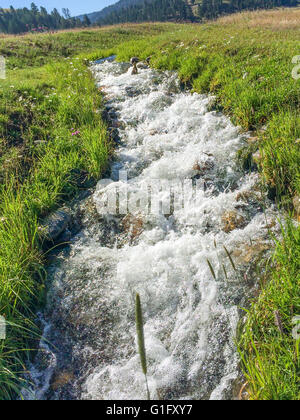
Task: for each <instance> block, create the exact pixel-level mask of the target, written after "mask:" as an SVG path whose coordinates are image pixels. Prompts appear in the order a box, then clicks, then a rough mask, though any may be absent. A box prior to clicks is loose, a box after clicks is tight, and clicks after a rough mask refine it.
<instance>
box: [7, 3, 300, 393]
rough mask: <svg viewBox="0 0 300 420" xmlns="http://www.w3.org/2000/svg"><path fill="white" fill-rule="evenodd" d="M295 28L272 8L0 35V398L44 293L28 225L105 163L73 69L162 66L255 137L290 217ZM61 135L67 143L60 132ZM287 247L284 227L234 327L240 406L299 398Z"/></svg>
mask: <svg viewBox="0 0 300 420" xmlns="http://www.w3.org/2000/svg"><path fill="white" fill-rule="evenodd" d="M299 28H300V13H299V9H293V10H292V9H280V10H277V11H267V12H264V11H262V12H261V11H260V12H253V13H249V12H246V13H243V14H240V15H234V16H228V17H224V18H221V19H219V20H218V21H216V22H213V23H208V24H205V25H192V24H189V25H180V24H147V25H146V24H142V25H122V26H117V27H114V28H103V29H98V30H96V29H95V30H85V31H65V32H61V33H57V34H51V35H45V34H40V35H28V36H22V37H8V36H6V37H2V38H0V54H2V55H5V56H6V57H7V62H8V69H9V70H8V78H7V79H6V80H5V81H0V85H1V92H0V96H1V102H0V104H1V105H0V145H1V150H0V160H1V167H0V196H1V203H0V243H1V247H0V297H1V300H0V302H1V304H0V314H1V315H3V314H4V315H5V316H6V318H7V320H9V321H10V322H12V323H13V324H15V325H18V327H14V328H9V335H8V339H7V340H6V341H5V342H3V343H2V344H1V345H2V347H1V348H0V399H8V398H10V397H11V396H13V395H15V392H16V391H17V390H18V389H19V387H20V385H21V384H22V377H21V375H20V373H21V372H22V371H23V369H24V366H23V364H24V356H25V355H27V354H28V351H27V350H26V349H28V346H30V345H31V340H32V338H33V343H34V335H32V334H34V333H35V332H34V328H33V325H32V320H33V319H34V316H33V313H32V312H33V311H34V308H35V306H36V304H37V303H38V299H39V298H40V296H41V295H42V293H43V287H44V272H43V255H42V253H41V246H40V239H39V230H38V226H39V223H40V220H41V218H42V217H44V216H46V215H47V214H48V213H49V211H51V210H52V209H55V208H56V207H57V206H59V205H60V203H61V202H63V201H64V200H66V199H68V198H69V197H71V196H72V195H74V194H75V193H76V190H77V188H78V187H77V184H78V183H77V182H76V174H77V173H78V171H79V173H83V174H85V176H88V177H93V178H95V179H96V178H99V177H100V176H101V173H102V171H103V170H104V168H105V166H106V164H107V160H108V157H109V152H110V147H109V144H108V142H107V134H106V127H105V124H104V123H103V122H102V121H101V119H100V118H99V114H97V113H96V110H97V108H99V107H101V97H100V96H99V92H97V90H96V88H95V87H94V83H93V81H92V79H91V76H90V74H89V72H88V71H87V68H86V65H85V61H84V59H88V60H91V59H95V58H101V57H105V56H107V55H111V54H117V59H118V60H128V59H129V58H130V57H131V56H133V55H135V56H136V55H137V56H139V57H140V58H146V57H147V56H151V57H152V58H151V65H152V66H154V67H156V68H158V69H162V70H164V69H168V70H176V71H177V72H178V74H179V76H180V78H181V80H182V82H183V84H185V85H186V87H188V88H191V89H192V90H194V91H197V92H205V93H209V94H212V95H214V96H215V97H216V99H217V107H218V108H219V109H220V110H222V111H223V112H225V113H226V114H227V115H229V116H230V117H231V119H232V121H233V122H234V123H235V124H237V125H240V126H241V127H242V128H243V129H244V130H245V131H246V130H251V131H252V132H253V135H254V136H257V137H258V139H259V140H258V142H257V145H254V149H253V146H251V147H252V152H253V151H256V149H259V151H260V156H261V158H260V160H259V170H260V172H261V175H262V180H263V182H264V184H265V186H266V188H268V190H269V192H270V196H272V197H273V198H274V199H276V201H277V203H278V204H279V205H280V206H282V207H283V208H285V209H286V210H287V211H289V212H290V215H291V217H294V216H295V214H294V213H293V206H292V199H293V197H295V196H296V195H299V194H300V165H299V164H300V150H299V147H300V144H299V141H298V139H299V137H300V132H299V127H300V124H299V122H300V121H299V98H300V95H299V94H300V81H296V80H294V79H293V78H292V76H291V72H292V69H293V67H294V64H292V58H293V57H294V56H296V55H299V54H300V51H299V41H300V29H299ZM76 58H77V59H78V60H76ZM71 63H72V64H71ZM11 86H13V87H11ZM71 128H74V129H76V130H80V135H78V136H71ZM250 166H251V165H250ZM74 170H75V171H74ZM74 176H75V178H74ZM299 238H300V232H299V228H298V227H297V226H296V225H295V224H294V223H292V221H289V222H287V223H284V227H283V240H282V241H281V242H278V243H276V250H275V253H274V258H273V261H272V264H270V265H268V266H267V267H265V271H264V275H263V276H262V279H261V280H262V287H261V294H260V297H259V299H256V301H254V302H253V304H252V305H251V307H250V308H249V312H248V318H247V322H246V324H245V325H244V327H243V331H242V334H241V337H240V344H239V350H240V352H241V360H242V366H243V370H244V373H245V376H246V378H247V382H248V387H247V391H248V395H249V398H250V399H266V400H276V399H289V400H298V399H299V397H300V393H299V383H298V382H297V379H298V377H299V341H298V342H297V341H296V340H295V339H293V337H292V335H291V329H292V321H293V317H294V316H295V315H299V314H300V297H299V249H300V247H299V245H300V244H299ZM275 313H276V314H277V315H278V316H279V317H280V320H281V322H282V328H283V331H284V333H282V332H281V331H280V330H279V328H278V326H277V325H276V321H275V315H274V314H275ZM30 331H33V333H31V332H30ZM25 332H26V333H25ZM22 349H23V350H22ZM26 357H27V356H26Z"/></svg>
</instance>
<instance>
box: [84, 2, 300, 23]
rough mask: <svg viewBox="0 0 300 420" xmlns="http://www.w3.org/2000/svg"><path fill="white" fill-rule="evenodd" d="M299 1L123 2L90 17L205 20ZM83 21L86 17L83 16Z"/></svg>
mask: <svg viewBox="0 0 300 420" xmlns="http://www.w3.org/2000/svg"><path fill="white" fill-rule="evenodd" d="M297 4H298V0H267V1H266V0H251V1H249V0H240V1H237V0H120V1H119V2H117V3H116V4H114V5H112V6H109V7H106V8H105V9H103V10H101V11H99V12H94V13H92V14H90V15H88V17H89V19H90V20H91V22H92V23H93V24H100V25H111V24H116V23H126V22H147V21H148V22H149V21H153V22H155V21H160V22H165V21H178V22H180V21H192V22H193V21H204V20H207V19H215V18H217V17H218V16H221V15H227V14H231V13H237V12H240V11H242V10H257V9H271V8H276V7H280V6H283V7H295V6H297ZM80 18H81V19H83V16H81V17H80Z"/></svg>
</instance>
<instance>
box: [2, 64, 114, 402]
mask: <svg viewBox="0 0 300 420" xmlns="http://www.w3.org/2000/svg"><path fill="white" fill-rule="evenodd" d="M41 74H42V75H43V78H42V81H41V82H38V83H37V82H36V80H35V82H34V84H35V86H32V83H31V82H29V83H28V85H27V84H26V82H25V81H24V80H23V79H22V73H20V74H19V75H18V77H19V79H16V80H15V81H14V83H15V87H14V88H13V89H15V90H14V92H16V91H17V94H18V95H19V96H22V97H24V98H25V99H24V102H25V101H26V104H25V106H24V104H23V109H22V110H20V112H23V114H26V112H27V114H29V115H30V114H31V113H32V114H31V115H30V117H31V118H30V119H29V120H28V115H25V118H24V121H25V123H24V125H23V127H22V139H21V141H20V144H14V139H12V140H11V143H12V146H10V144H8V143H7V142H6V152H5V158H4V161H3V162H4V164H5V161H6V160H7V158H8V157H9V153H10V152H12V151H13V148H14V147H15V148H16V149H18V153H19V154H20V155H22V157H21V158H20V160H19V164H20V167H21V170H20V171H19V176H16V167H15V166H13V167H10V166H7V167H6V168H5V167H4V168H3V171H4V170H5V173H4V174H3V175H4V176H3V177H2V183H1V185H0V196H1V201H0V220H1V221H0V243H1V246H0V314H1V315H2V316H4V317H5V318H6V320H7V321H8V328H7V333H8V336H7V339H6V340H5V341H3V342H1V343H0V399H8V398H10V397H13V396H14V395H15V392H16V391H17V390H18V389H19V386H20V384H22V376H21V375H22V373H23V372H24V369H25V367H24V360H26V358H27V357H28V353H29V349H30V348H36V346H37V336H36V329H35V327H34V324H33V323H32V320H33V319H34V313H33V311H34V308H35V307H36V305H37V304H38V303H39V298H40V297H41V296H42V292H43V288H44V277H45V276H44V270H43V262H44V258H43V255H42V251H41V240H40V238H39V225H40V223H41V218H42V217H43V216H45V215H47V214H48V213H49V212H50V211H51V210H54V209H55V208H57V207H58V206H59V205H60V204H61V203H62V202H63V201H64V200H65V199H68V198H70V197H72V196H73V195H74V194H75V193H76V191H77V190H78V183H77V180H76V177H75V175H74V174H78V173H83V174H85V176H87V177H90V178H94V179H98V178H99V177H100V176H101V174H102V173H103V171H104V170H105V169H106V166H107V162H108V158H109V154H110V145H109V141H108V136H107V129H106V125H105V123H104V122H103V121H102V120H101V118H100V116H99V114H98V113H97V110H98V109H100V108H101V101H102V99H101V97H100V94H99V92H98V91H97V89H96V87H95V85H94V81H93V79H92V77H91V74H90V72H89V71H88V69H87V67H86V66H85V65H84V64H83V63H82V61H80V60H76V61H74V65H73V66H72V65H71V64H70V62H65V63H56V64H55V65H54V64H51V65H48V66H47V67H46V68H43V69H42V70H41ZM14 77H16V76H15V75H14ZM6 83H8V81H7V82H6ZM7 89H8V90H7V92H9V93H8V95H7V97H6V101H7V102H6V109H7V108H8V107H9V105H10V103H9V101H10V95H11V91H10V90H9V88H8V87H7ZM11 89H12V88H11ZM43 90H44V91H46V93H47V94H45V92H44V95H42V94H41V91H43ZM3 92H5V91H3ZM25 92H30V93H31V95H30V96H31V97H32V98H31V99H29V98H28V100H27V99H26V94H25ZM33 95H34V96H33ZM11 96H12V97H14V95H11ZM33 98H36V99H35V100H34V106H33V107H32V100H33ZM11 106H12V107H13V104H12V105H11ZM26 107H30V111H26ZM24 108H25V110H24ZM12 114H13V113H12ZM26 118H27V120H26ZM9 124H10V122H9ZM2 127H3V128H2V129H3V132H2V133H3V134H5V123H4V124H3V126H2ZM35 127H37V128H39V130H36V129H35ZM75 130H76V131H78V132H79V133H78V134H77V135H73V136H72V132H73V133H74V132H75ZM9 134H11V133H9ZM5 138H6V139H7V136H6V137H5ZM36 139H39V140H36ZM40 141H41V142H40ZM24 156H25V157H24ZM26 161H27V162H30V165H28V166H27V165H26ZM74 170H75V171H74Z"/></svg>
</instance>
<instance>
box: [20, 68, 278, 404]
mask: <svg viewBox="0 0 300 420" xmlns="http://www.w3.org/2000/svg"><path fill="white" fill-rule="evenodd" d="M92 71H93V74H94V76H95V79H96V81H97V84H98V86H99V87H101V88H102V90H103V91H105V92H106V95H107V96H106V101H107V107H108V109H109V110H110V112H112V113H114V114H115V116H116V117H117V121H118V122H119V123H120V122H121V124H119V128H118V132H119V136H120V141H119V146H118V148H117V150H116V159H115V161H114V163H113V164H112V167H111V179H113V180H114V182H113V183H112V182H111V181H110V182H107V183H104V182H100V183H99V185H98V186H97V189H96V191H95V193H94V194H93V196H92V197H90V198H89V199H86V200H85V201H83V202H82V203H80V205H79V207H80V211H81V214H82V221H83V226H84V227H83V229H82V230H81V231H80V233H79V234H78V235H77V236H76V237H74V238H73V239H72V243H71V246H70V247H69V248H67V249H64V250H63V251H61V252H60V254H59V255H58V256H57V257H56V258H55V259H54V261H53V263H52V264H51V266H50V267H49V270H48V272H49V282H50V285H51V286H50V291H49V294H48V302H47V306H46V308H45V311H44V313H43V314H42V317H43V320H44V321H43V322H45V325H46V328H45V334H44V338H45V339H46V343H47V344H45V342H44V344H43V345H42V347H43V348H42V351H41V352H40V354H39V355H38V356H37V358H36V361H35V363H34V366H32V368H31V380H32V381H33V383H34V386H33V387H32V389H31V390H30V391H26V392H25V391H24V396H25V398H27V399H29V398H36V399H145V398H146V391H145V382H144V376H143V374H142V371H141V368H140V362H139V356H138V355H137V351H136V334H135V319H134V311H135V308H134V299H135V293H136V292H138V293H140V295H141V300H142V306H143V311H144V320H145V340H146V350H147V358H148V382H149V388H150V393H151V398H153V399H154V398H155V399H157V398H159V399H231V398H234V397H235V391H234V389H235V383H236V380H237V379H238V376H239V371H238V356H237V352H236V348H235V345H234V338H235V334H236V326H237V323H238V321H239V319H240V318H241V316H243V312H242V310H241V309H239V308H240V307H243V306H245V305H247V303H248V300H249V297H250V296H251V295H252V294H253V292H254V290H255V287H256V280H257V279H256V275H255V271H254V270H253V267H254V264H252V263H253V262H254V260H255V258H256V257H258V256H259V254H260V253H261V252H262V251H263V252H267V248H268V246H269V240H268V227H269V228H270V225H271V226H272V229H273V230H276V229H277V228H278V226H277V224H276V223H275V222H273V221H274V220H275V219H276V212H275V210H274V209H273V207H272V205H271V203H269V202H268V201H267V200H266V198H265V197H264V195H263V194H262V193H261V192H260V190H259V188H258V181H259V179H258V176H257V174H255V173H254V174H251V175H249V174H245V173H243V172H242V171H241V170H240V169H239V168H238V167H237V165H236V163H235V162H236V152H237V150H239V149H240V148H241V147H243V145H244V144H245V142H246V138H247V135H243V134H241V132H240V130H239V128H237V127H235V126H233V125H232V123H231V122H230V121H229V119H228V118H226V117H225V116H223V115H222V114H220V113H217V112H215V111H211V110H210V109H211V105H212V104H213V98H211V97H207V96H202V95H198V94H192V93H189V92H184V91H182V90H181V89H180V85H179V83H178V80H177V78H176V75H174V74H171V73H168V72H167V73H158V72H156V71H154V70H151V69H147V70H140V71H139V74H138V75H134V76H132V75H131V70H130V69H129V65H127V64H124V63H123V64H122V63H115V62H104V63H102V64H95V65H93V66H92ZM119 170H123V171H124V170H126V171H127V174H128V183H125V181H124V180H122V179H121V180H120V181H119ZM191 179H194V182H195V183H196V184H194V185H196V187H195V188H196V194H197V201H196V202H195V200H193V199H192V195H189V194H190V192H189V191H188V192H187V196H186V197H185V207H184V208H179V207H176V208H174V209H172V208H171V209H170V211H169V212H167V213H168V214H164V213H165V212H163V211H161V210H162V208H164V206H166V207H168V194H166V191H165V190H164V189H163V188H161V190H159V189H158V190H157V191H156V190H155V189H154V190H153V191H154V193H153V194H154V197H153V198H154V199H155V200H157V202H160V205H159V206H158V208H157V211H156V212H152V213H149V211H147V206H146V205H144V206H143V205H141V207H140V208H139V209H137V210H134V211H132V215H131V216H124V215H123V216H122V215H115V214H106V215H103V214H101V208H102V203H103V200H104V198H103V197H106V196H107V194H108V193H109V191H111V190H112V188H115V186H116V185H118V188H119V189H120V191H121V189H122V188H127V189H128V190H129V191H130V192H131V193H132V194H133V193H134V192H135V193H136V192H141V191H142V190H143V187H144V186H145V185H150V184H151V182H153V181H154V180H160V181H161V183H162V184H161V185H165V184H166V183H167V182H170V181H174V182H176V183H178V182H180V181H182V180H191ZM164 183H165V184H164ZM177 185H178V184H177ZM143 191H144V192H141V194H140V197H142V198H144V195H145V189H144V190H143ZM159 209H160V211H159ZM97 210H98V211H97ZM99 212H100V213H99ZM232 215H234V216H232ZM232 218H233V219H234V220H235V221H233V226H231V225H230V226H231V227H230V228H229V229H228V228H226V221H227V222H228V220H229V222H228V223H229V224H231V223H232ZM235 225H236V226H235ZM227 227H228V226H227ZM224 246H225V247H226V249H227V250H229V252H232V259H233V260H234V264H235V269H234V268H233V266H232V263H231V261H230V259H229V258H228V256H227V254H226V251H225V249H224ZM208 260H209V262H210V264H211V266H212V267H213V270H214V275H213V274H212V270H211V268H210V266H209V264H208ZM225 273H226V274H225ZM65 372H67V373H68V374H67V378H68V380H66V381H65V382H66V383H65V382H64V381H63V380H60V381H59V380H58V381H57V378H60V379H61V377H64V375H65ZM70 372H71V373H70ZM68 375H69V376H68ZM57 382H58V384H57ZM60 382H62V383H60ZM53 384H54V385H53Z"/></svg>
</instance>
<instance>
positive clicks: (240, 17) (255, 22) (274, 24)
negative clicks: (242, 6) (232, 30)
mask: <svg viewBox="0 0 300 420" xmlns="http://www.w3.org/2000/svg"><path fill="white" fill-rule="evenodd" d="M217 23H218V24H220V23H221V24H223V25H232V24H235V25H242V26H244V27H245V28H254V27H264V28H270V29H275V30H276V29H278V30H282V29H300V7H297V8H287V9H285V8H280V9H273V10H263V11H262V10H257V11H255V12H242V13H236V14H233V15H228V16H224V17H221V18H220V19H218V20H217Z"/></svg>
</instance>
